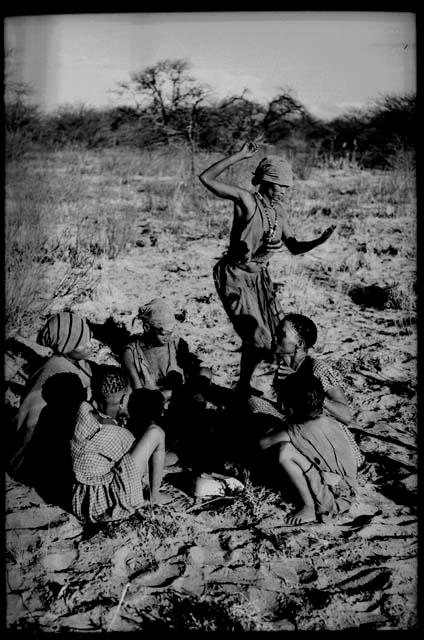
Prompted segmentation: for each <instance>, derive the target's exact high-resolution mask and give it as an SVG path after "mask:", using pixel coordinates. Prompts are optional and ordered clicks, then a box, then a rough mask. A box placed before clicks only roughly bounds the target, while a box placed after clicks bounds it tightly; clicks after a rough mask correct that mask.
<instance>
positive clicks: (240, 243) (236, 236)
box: [199, 142, 335, 395]
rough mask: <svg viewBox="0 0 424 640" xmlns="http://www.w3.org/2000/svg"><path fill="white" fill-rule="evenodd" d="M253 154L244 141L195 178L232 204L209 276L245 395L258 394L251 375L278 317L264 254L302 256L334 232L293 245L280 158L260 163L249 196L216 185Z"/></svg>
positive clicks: (287, 172) (287, 171) (286, 173)
mask: <svg viewBox="0 0 424 640" xmlns="http://www.w3.org/2000/svg"><path fill="white" fill-rule="evenodd" d="M257 150H258V147H257V144H256V143H255V142H245V143H244V145H243V146H242V148H241V149H240V150H239V151H237V152H236V153H234V154H232V155H230V156H228V157H227V158H224V159H222V160H219V161H218V162H216V163H215V164H213V165H211V166H210V167H208V168H207V169H206V170H205V171H203V173H201V174H200V176H199V179H200V181H201V182H202V183H203V184H204V185H205V187H206V188H207V189H209V191H211V192H212V193H213V194H214V195H216V196H218V197H219V198H224V199H226V200H232V201H233V203H234V218H233V225H232V229H231V234H230V244H229V247H228V250H227V252H226V253H225V255H224V256H223V257H222V258H221V259H220V260H219V261H218V262H217V263H216V265H215V267H214V271H213V275H214V280H215V285H216V288H217V291H218V294H219V296H220V298H221V300H222V303H223V306H224V309H225V311H226V313H227V314H228V317H229V318H230V320H231V322H232V324H233V327H234V329H235V331H236V332H237V333H238V335H239V336H240V338H241V340H242V352H241V361H240V378H239V382H238V389H239V391H240V392H242V393H244V394H247V395H250V394H255V393H258V392H257V390H256V389H254V388H253V387H252V386H251V379H252V375H253V373H254V370H255V368H256V366H257V364H258V363H259V362H260V361H261V360H263V359H264V358H265V357H266V355H267V353H269V352H270V351H272V348H273V344H274V338H275V330H276V327H277V325H278V322H279V320H280V316H281V315H282V311H281V309H280V306H279V304H278V301H277V299H276V296H275V291H274V285H273V283H272V282H271V277H270V274H269V270H268V264H269V258H270V255H271V254H272V252H274V251H278V250H280V249H281V248H282V247H283V245H285V246H286V247H287V248H288V250H289V251H290V252H291V253H292V254H293V255H297V254H300V253H306V252H307V251H310V250H311V249H313V248H314V247H317V246H318V245H320V244H322V243H323V242H325V241H326V240H327V238H329V237H330V235H331V234H332V233H333V231H334V229H335V226H334V225H332V226H330V227H328V228H327V229H326V230H325V231H324V232H323V233H322V234H321V235H320V236H319V237H318V238H315V239H314V240H309V241H299V240H296V238H294V237H293V236H292V235H291V234H290V231H289V227H288V224H287V214H286V213H285V212H284V209H283V205H282V202H283V198H284V195H285V192H286V191H287V189H288V188H289V187H291V186H292V183H293V175H292V171H291V168H290V165H289V164H288V162H287V161H286V160H285V159H284V158H282V157H279V156H274V155H271V156H267V157H265V158H263V159H262V160H261V161H260V163H259V164H258V166H257V168H256V170H255V172H254V176H253V178H252V184H253V185H254V186H259V188H258V190H257V191H256V192H254V193H252V192H251V191H249V190H248V189H244V188H243V187H240V186H238V185H234V184H227V183H226V182H222V181H221V180H218V176H220V175H221V173H222V172H223V171H224V170H225V169H228V168H229V167H231V166H233V165H234V164H235V163H236V162H239V161H241V160H246V159H247V158H250V157H252V156H253V155H254V154H255V153H256V152H257Z"/></svg>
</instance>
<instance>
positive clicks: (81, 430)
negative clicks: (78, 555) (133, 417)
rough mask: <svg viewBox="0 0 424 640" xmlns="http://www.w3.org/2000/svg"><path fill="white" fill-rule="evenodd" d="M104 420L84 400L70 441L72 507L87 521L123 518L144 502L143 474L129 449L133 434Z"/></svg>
mask: <svg viewBox="0 0 424 640" xmlns="http://www.w3.org/2000/svg"><path fill="white" fill-rule="evenodd" d="M105 418H106V417H105ZM107 420H108V422H109V424H102V423H101V422H99V420H98V419H97V418H96V415H95V413H94V410H93V407H92V406H91V405H90V404H89V403H88V402H83V403H82V404H81V406H80V408H79V411H78V414H77V422H76V427H75V432H74V435H73V438H72V441H71V456H72V466H73V471H74V476H75V480H74V485H73V491H72V508H73V512H74V513H75V515H76V516H77V517H78V518H80V519H81V520H88V521H90V522H99V521H107V520H119V519H123V518H126V517H128V516H130V515H131V514H133V513H134V512H135V511H136V510H137V509H138V508H139V507H141V505H142V504H143V484H142V475H141V473H140V472H139V471H138V469H137V467H136V466H135V464H134V461H133V458H132V456H131V455H130V454H129V453H128V452H129V450H130V449H131V447H132V445H133V443H134V441H135V438H134V436H133V435H132V433H131V432H130V431H128V430H127V429H126V428H125V427H120V426H119V425H118V424H117V423H116V422H115V421H114V420H112V419H111V418H107Z"/></svg>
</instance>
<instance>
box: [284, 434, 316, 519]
mask: <svg viewBox="0 0 424 640" xmlns="http://www.w3.org/2000/svg"><path fill="white" fill-rule="evenodd" d="M279 462H280V465H281V466H282V468H283V469H284V471H285V472H286V474H287V476H288V477H289V480H290V481H291V482H292V484H293V485H294V487H295V488H296V490H297V492H298V493H299V497H300V499H301V501H302V505H303V506H302V507H301V508H300V509H299V510H298V511H296V512H295V513H294V514H293V515H291V516H289V517H288V518H287V524H294V525H296V524H303V523H306V522H313V521H314V520H315V519H316V512H315V503H314V499H313V497H312V494H311V492H310V490H309V485H308V482H307V480H306V477H305V472H306V471H308V469H309V468H310V467H311V463H310V462H309V460H308V459H307V458H306V457H305V456H304V455H302V454H301V453H300V452H299V451H298V450H297V449H296V448H295V447H293V445H292V444H291V443H290V442H285V443H284V444H282V445H281V448H280V453H279Z"/></svg>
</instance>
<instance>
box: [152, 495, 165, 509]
mask: <svg viewBox="0 0 424 640" xmlns="http://www.w3.org/2000/svg"><path fill="white" fill-rule="evenodd" d="M169 502H170V499H169V496H168V495H167V494H166V493H157V494H156V495H155V496H151V498H150V504H151V505H152V506H157V507H162V506H163V505H165V504H168V503H169Z"/></svg>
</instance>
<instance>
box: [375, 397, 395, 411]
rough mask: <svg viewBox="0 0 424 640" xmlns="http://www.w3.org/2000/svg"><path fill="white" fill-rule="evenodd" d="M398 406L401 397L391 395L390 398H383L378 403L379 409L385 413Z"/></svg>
mask: <svg viewBox="0 0 424 640" xmlns="http://www.w3.org/2000/svg"><path fill="white" fill-rule="evenodd" d="M398 404H399V397H398V396H395V395H393V394H391V395H388V396H383V397H382V398H381V399H380V401H379V403H378V407H379V408H380V409H383V411H384V410H385V411H387V409H394V408H395V407H397V406H398Z"/></svg>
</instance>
